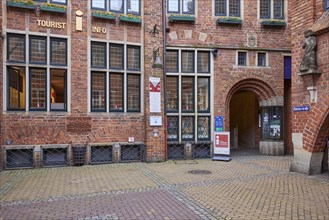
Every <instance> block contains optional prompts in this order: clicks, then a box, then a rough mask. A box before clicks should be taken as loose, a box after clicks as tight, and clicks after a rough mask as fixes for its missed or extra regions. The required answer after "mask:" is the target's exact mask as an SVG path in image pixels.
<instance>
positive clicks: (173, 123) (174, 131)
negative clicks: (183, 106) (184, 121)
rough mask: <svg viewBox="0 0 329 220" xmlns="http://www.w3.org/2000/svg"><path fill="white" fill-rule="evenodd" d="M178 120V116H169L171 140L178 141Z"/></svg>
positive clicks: (168, 126)
mask: <svg viewBox="0 0 329 220" xmlns="http://www.w3.org/2000/svg"><path fill="white" fill-rule="evenodd" d="M178 121H179V120H178V117H176V116H168V117H167V131H168V140H170V141H178Z"/></svg>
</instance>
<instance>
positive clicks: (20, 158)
mask: <svg viewBox="0 0 329 220" xmlns="http://www.w3.org/2000/svg"><path fill="white" fill-rule="evenodd" d="M6 155H7V158H6V159H7V164H6V167H7V168H19V167H33V149H7V150H6Z"/></svg>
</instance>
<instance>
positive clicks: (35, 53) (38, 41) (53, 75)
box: [7, 34, 67, 111]
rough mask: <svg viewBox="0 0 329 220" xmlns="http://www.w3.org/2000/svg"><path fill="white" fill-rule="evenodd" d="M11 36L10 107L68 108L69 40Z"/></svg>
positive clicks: (38, 109) (8, 46)
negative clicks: (26, 42) (26, 41)
mask: <svg viewBox="0 0 329 220" xmlns="http://www.w3.org/2000/svg"><path fill="white" fill-rule="evenodd" d="M7 36H8V38H7V39H8V41H7V43H8V44H7V110H26V108H28V109H29V110H30V111H66V110H67V40H66V39H63V38H52V37H42V36H25V35H18V34H8V35H7ZM26 38H28V42H29V43H28V45H25V39H26ZM48 42H49V45H50V48H47V45H48ZM26 51H28V59H27V60H26V56H25V54H26ZM48 57H49V58H50V59H48ZM27 79H28V80H27ZM48 79H49V80H48ZM48 81H49V82H50V83H47V82H48ZM27 94H29V95H27Z"/></svg>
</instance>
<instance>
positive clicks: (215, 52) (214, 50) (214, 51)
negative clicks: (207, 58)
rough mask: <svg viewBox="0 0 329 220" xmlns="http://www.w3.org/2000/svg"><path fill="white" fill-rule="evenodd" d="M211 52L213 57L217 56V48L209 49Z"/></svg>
mask: <svg viewBox="0 0 329 220" xmlns="http://www.w3.org/2000/svg"><path fill="white" fill-rule="evenodd" d="M211 53H212V55H213V56H214V57H217V54H218V49H213V50H212V51H211Z"/></svg>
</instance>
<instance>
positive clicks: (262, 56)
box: [258, 53, 266, 66]
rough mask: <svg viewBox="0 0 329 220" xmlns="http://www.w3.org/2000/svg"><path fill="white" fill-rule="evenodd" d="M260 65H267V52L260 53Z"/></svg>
mask: <svg viewBox="0 0 329 220" xmlns="http://www.w3.org/2000/svg"><path fill="white" fill-rule="evenodd" d="M258 66H266V53H258Z"/></svg>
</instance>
